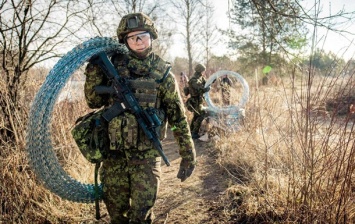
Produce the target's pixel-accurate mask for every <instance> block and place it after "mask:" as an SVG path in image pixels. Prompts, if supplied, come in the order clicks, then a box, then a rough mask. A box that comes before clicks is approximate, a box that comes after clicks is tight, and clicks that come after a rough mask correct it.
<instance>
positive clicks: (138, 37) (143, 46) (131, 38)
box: [126, 31, 152, 53]
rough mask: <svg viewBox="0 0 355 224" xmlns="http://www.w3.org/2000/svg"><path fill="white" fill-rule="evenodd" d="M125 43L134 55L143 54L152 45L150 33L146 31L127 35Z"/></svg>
mask: <svg viewBox="0 0 355 224" xmlns="http://www.w3.org/2000/svg"><path fill="white" fill-rule="evenodd" d="M126 41H127V44H128V46H129V48H130V49H131V50H132V51H134V52H136V53H142V52H144V51H145V50H147V49H148V48H149V47H150V45H151V44H152V39H151V38H150V33H149V32H146V31H134V32H131V33H129V34H127V37H126Z"/></svg>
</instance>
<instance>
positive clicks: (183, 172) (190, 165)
mask: <svg viewBox="0 0 355 224" xmlns="http://www.w3.org/2000/svg"><path fill="white" fill-rule="evenodd" d="M195 166H196V161H190V160H187V159H182V160H181V162H180V169H179V172H178V174H177V178H179V179H181V182H184V181H185V180H186V179H187V178H188V177H189V176H191V174H192V172H193V171H194V169H195Z"/></svg>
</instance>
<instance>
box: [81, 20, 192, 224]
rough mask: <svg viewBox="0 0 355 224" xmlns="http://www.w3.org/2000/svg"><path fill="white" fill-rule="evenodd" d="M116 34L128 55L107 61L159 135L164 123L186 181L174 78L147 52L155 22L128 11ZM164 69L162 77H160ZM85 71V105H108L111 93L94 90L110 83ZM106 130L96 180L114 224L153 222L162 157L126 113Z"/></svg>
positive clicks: (185, 129)
mask: <svg viewBox="0 0 355 224" xmlns="http://www.w3.org/2000/svg"><path fill="white" fill-rule="evenodd" d="M117 35H118V39H119V41H120V43H124V44H125V45H126V46H127V48H128V49H129V53H128V54H116V55H113V56H112V58H111V61H112V63H113V64H114V66H115V68H116V69H117V71H118V73H119V74H120V75H121V76H123V77H125V78H126V80H127V81H128V83H129V86H130V87H131V90H132V92H133V93H134V94H135V96H136V98H137V100H138V101H139V104H140V105H141V106H142V108H143V109H145V108H152V109H153V110H155V111H156V113H157V115H158V117H159V119H160V120H161V122H162V123H163V125H162V126H161V128H160V130H159V134H160V138H161V139H163V138H164V137H165V134H166V133H165V131H166V128H167V124H168V123H169V126H170V127H171V130H173V135H174V137H175V139H176V141H177V143H178V145H179V148H180V150H179V153H180V156H181V157H182V160H181V163H180V169H179V172H178V174H177V178H179V179H181V181H185V180H186V178H188V177H189V176H190V175H191V174H192V172H193V170H194V168H195V164H196V153H195V147H194V143H193V141H192V138H191V134H190V129H189V126H188V122H187V119H186V116H185V111H184V107H183V103H182V100H181V98H180V94H179V90H178V84H177V82H176V80H175V78H174V77H175V76H174V75H173V74H172V73H166V71H167V69H168V67H169V64H168V63H167V62H165V61H164V60H162V59H161V58H160V57H159V56H158V55H156V54H154V53H153V52H152V41H153V40H154V39H157V37H158V33H157V30H156V28H155V26H154V23H153V22H152V20H151V19H150V18H149V17H148V16H147V15H145V14H143V13H133V14H128V15H126V16H124V17H123V18H122V20H121V21H120V24H119V27H118V29H117ZM165 73H166V74H167V76H166V77H163V76H164V74H165ZM85 74H86V82H85V96H86V100H87V103H88V105H89V107H91V108H99V107H102V106H110V105H112V102H113V100H114V99H112V97H110V96H108V95H98V94H96V92H95V91H94V87H95V86H99V85H106V86H108V85H110V83H109V80H107V78H106V76H105V75H104V73H103V72H102V71H101V69H100V68H99V67H98V66H97V65H93V64H90V63H89V64H88V65H87V68H86V71H85ZM157 80H162V82H159V83H158V82H157ZM108 133H109V141H110V147H109V152H108V156H107V158H105V159H104V160H103V163H102V166H101V170H100V178H101V182H102V183H103V192H104V196H103V200H104V203H105V204H106V207H107V210H108V213H109V215H110V217H111V221H112V223H119V224H122V223H152V222H153V219H154V215H153V210H152V209H153V206H154V203H155V201H156V197H157V192H158V188H159V183H160V176H161V157H160V155H159V153H158V151H157V150H156V149H154V147H153V145H152V144H151V142H150V141H149V140H148V139H147V137H146V136H145V134H144V132H143V131H142V130H141V128H140V127H139V125H138V124H137V121H136V119H135V117H134V116H133V115H132V114H130V113H129V112H124V113H123V114H120V115H119V116H117V117H115V118H114V119H113V120H111V121H110V122H109V124H108Z"/></svg>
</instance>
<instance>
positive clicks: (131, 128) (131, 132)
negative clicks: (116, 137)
mask: <svg viewBox="0 0 355 224" xmlns="http://www.w3.org/2000/svg"><path fill="white" fill-rule="evenodd" d="M122 138H123V148H124V149H132V148H137V141H138V123H137V121H136V118H135V117H134V115H132V114H129V113H124V116H123V119H122Z"/></svg>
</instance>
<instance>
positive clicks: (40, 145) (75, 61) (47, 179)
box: [26, 37, 127, 203]
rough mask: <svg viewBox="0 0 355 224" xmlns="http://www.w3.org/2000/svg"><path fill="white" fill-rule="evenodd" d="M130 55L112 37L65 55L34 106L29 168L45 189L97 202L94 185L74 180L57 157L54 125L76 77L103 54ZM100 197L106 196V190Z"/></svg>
mask: <svg viewBox="0 0 355 224" xmlns="http://www.w3.org/2000/svg"><path fill="white" fill-rule="evenodd" d="M103 51H104V52H106V53H107V54H110V53H113V52H122V53H123V52H127V49H126V47H125V46H124V45H122V44H120V43H118V41H116V40H114V39H112V38H108V37H95V38H92V39H90V40H88V41H85V42H83V43H82V44H79V45H77V46H76V47H75V48H73V49H72V50H71V51H70V52H68V53H67V54H66V55H64V56H63V57H62V58H61V59H60V60H59V61H58V62H57V63H56V64H55V65H54V67H53V69H52V70H51V71H50V72H49V74H48V76H47V77H46V80H45V81H44V83H43V85H42V86H41V88H40V90H39V91H38V92H37V94H36V96H35V99H34V101H33V104H32V106H31V110H30V115H29V123H28V129H27V130H28V132H27V137H26V151H27V156H28V159H29V164H30V166H31V167H32V169H33V170H34V172H35V174H36V176H37V177H38V178H39V179H40V180H41V182H42V183H43V185H44V186H45V187H46V188H48V189H49V190H50V191H52V192H53V193H55V194H57V195H58V196H60V197H62V198H63V199H67V200H70V201H74V202H84V203H91V202H94V200H95V190H94V184H83V183H80V182H79V181H77V180H75V179H74V178H72V177H70V176H69V175H68V174H67V173H66V172H65V171H64V169H63V167H62V166H61V165H60V164H59V161H58V158H57V156H56V155H55V153H54V150H53V145H52V140H51V131H50V124H51V118H52V112H53V108H54V105H55V103H56V101H57V97H58V95H59V94H60V91H61V89H62V88H63V87H64V86H65V84H66V83H67V81H68V80H69V78H70V77H71V76H72V74H73V73H74V72H75V71H76V70H77V69H78V68H79V67H80V66H82V65H83V64H84V63H85V62H86V61H88V60H89V59H90V58H91V57H92V56H93V55H95V54H98V53H100V52H103ZM99 195H101V196H102V186H100V192H99Z"/></svg>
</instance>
